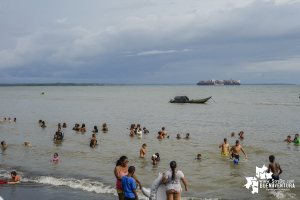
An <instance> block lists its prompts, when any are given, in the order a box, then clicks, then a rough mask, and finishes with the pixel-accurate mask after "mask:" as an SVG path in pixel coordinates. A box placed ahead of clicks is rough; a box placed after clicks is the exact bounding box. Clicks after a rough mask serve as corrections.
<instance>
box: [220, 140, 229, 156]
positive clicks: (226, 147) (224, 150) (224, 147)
mask: <svg viewBox="0 0 300 200" xmlns="http://www.w3.org/2000/svg"><path fill="white" fill-rule="evenodd" d="M221 147H222V151H221V155H225V156H227V155H228V151H229V149H230V148H229V147H230V146H229V144H228V143H227V138H224V142H223V143H222V144H221V145H220V146H219V148H221Z"/></svg>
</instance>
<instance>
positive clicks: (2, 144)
mask: <svg viewBox="0 0 300 200" xmlns="http://www.w3.org/2000/svg"><path fill="white" fill-rule="evenodd" d="M1 146H2V148H3V149H6V148H7V147H6V142H5V141H2V142H1Z"/></svg>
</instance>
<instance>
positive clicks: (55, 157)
mask: <svg viewBox="0 0 300 200" xmlns="http://www.w3.org/2000/svg"><path fill="white" fill-rule="evenodd" d="M51 162H53V163H54V162H57V163H59V162H60V160H59V158H58V153H54V157H53V158H52V160H51Z"/></svg>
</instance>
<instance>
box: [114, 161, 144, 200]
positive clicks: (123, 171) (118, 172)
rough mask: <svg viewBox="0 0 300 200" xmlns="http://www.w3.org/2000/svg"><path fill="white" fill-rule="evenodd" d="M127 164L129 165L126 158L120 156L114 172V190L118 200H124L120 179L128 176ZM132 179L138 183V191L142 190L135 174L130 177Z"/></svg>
mask: <svg viewBox="0 0 300 200" xmlns="http://www.w3.org/2000/svg"><path fill="white" fill-rule="evenodd" d="M128 163H129V161H128V158H127V157H126V156H121V157H120V159H119V160H117V162H116V167H115V170H114V173H115V176H116V178H117V182H116V189H117V193H118V196H119V200H124V199H125V195H124V191H123V188H122V182H121V181H122V177H123V176H125V175H127V174H128V168H129V166H128ZM132 178H134V179H135V180H136V182H138V184H139V185H140V189H142V184H141V182H140V181H139V179H138V178H137V177H136V175H135V174H133V175H132Z"/></svg>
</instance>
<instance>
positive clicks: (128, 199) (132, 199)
mask: <svg viewBox="0 0 300 200" xmlns="http://www.w3.org/2000/svg"><path fill="white" fill-rule="evenodd" d="M125 200H135V198H128V197H125Z"/></svg>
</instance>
